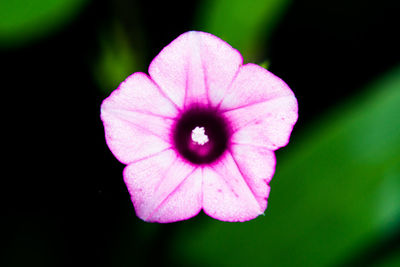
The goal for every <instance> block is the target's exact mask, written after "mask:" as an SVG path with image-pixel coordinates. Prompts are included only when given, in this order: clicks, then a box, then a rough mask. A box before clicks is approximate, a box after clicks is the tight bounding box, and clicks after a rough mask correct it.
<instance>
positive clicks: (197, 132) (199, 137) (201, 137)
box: [192, 126, 208, 145]
mask: <svg viewBox="0 0 400 267" xmlns="http://www.w3.org/2000/svg"><path fill="white" fill-rule="evenodd" d="M192 141H193V142H195V143H197V144H199V145H204V144H205V143H207V142H208V136H207V135H206V134H205V130H204V127H198V126H196V128H194V129H193V130H192Z"/></svg>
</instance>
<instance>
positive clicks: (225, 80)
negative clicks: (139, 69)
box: [149, 31, 243, 108]
mask: <svg viewBox="0 0 400 267" xmlns="http://www.w3.org/2000/svg"><path fill="white" fill-rule="evenodd" d="M242 62H243V59H242V56H241V55H240V53H239V52H238V51H237V50H236V49H234V48H232V47H231V46H230V45H229V44H227V43H226V42H225V41H223V40H221V39H219V38H218V37H216V36H214V35H212V34H209V33H205V32H200V31H190V32H186V33H183V34H181V35H180V36H178V37H177V38H176V39H175V40H173V41H172V42H171V43H170V44H169V45H167V46H166V47H165V48H164V49H163V50H162V51H161V52H160V53H159V54H158V55H157V56H156V57H155V58H154V59H153V61H152V62H151V64H150V66H149V74H150V76H151V77H152V79H153V80H154V81H155V82H156V83H157V84H158V85H159V86H160V88H162V90H163V91H164V92H165V94H166V95H167V96H168V97H169V98H170V99H171V100H172V101H173V102H174V103H175V104H176V105H177V106H178V107H181V108H184V107H185V106H189V105H191V104H193V103H198V104H202V105H209V106H216V105H217V104H218V103H219V102H220V100H221V99H222V97H223V95H224V93H225V91H226V90H227V88H228V87H229V84H230V83H231V81H232V79H233V77H234V76H235V74H236V72H237V70H238V69H239V67H240V66H241V65H242Z"/></svg>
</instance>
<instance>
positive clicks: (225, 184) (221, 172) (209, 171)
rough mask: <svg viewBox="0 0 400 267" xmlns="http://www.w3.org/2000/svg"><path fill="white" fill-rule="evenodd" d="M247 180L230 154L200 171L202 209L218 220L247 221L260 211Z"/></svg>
mask: <svg viewBox="0 0 400 267" xmlns="http://www.w3.org/2000/svg"><path fill="white" fill-rule="evenodd" d="M264 207H265V205H264V204H263V205H260V204H259V203H258V200H257V196H256V195H255V192H253V188H252V187H251V184H249V183H248V181H247V177H243V175H242V173H241V171H240V170H239V168H238V164H237V163H236V162H235V160H234V159H233V158H232V156H231V154H230V153H227V154H226V155H224V158H223V159H222V160H221V161H220V162H218V163H217V164H216V165H214V166H212V167H204V169H203V209H204V212H205V213H207V214H208V215H209V216H211V217H213V218H215V219H218V220H222V221H231V222H234V221H241V222H242V221H248V220H251V219H254V218H255V217H257V216H258V215H260V214H262V213H263V212H264V209H265V208H264Z"/></svg>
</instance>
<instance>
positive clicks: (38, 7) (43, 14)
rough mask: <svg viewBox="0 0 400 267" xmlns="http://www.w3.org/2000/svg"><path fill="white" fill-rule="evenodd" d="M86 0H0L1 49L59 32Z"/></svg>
mask: <svg viewBox="0 0 400 267" xmlns="http://www.w3.org/2000/svg"><path fill="white" fill-rule="evenodd" d="M86 2H87V0H0V46H3V47H10V46H19V45H22V44H24V43H26V42H29V41H33V40H35V39H36V38H39V37H42V36H44V35H46V34H48V33H50V32H52V31H54V30H57V29H58V28H60V26H62V25H64V24H65V23H66V22H67V21H69V20H71V19H73V18H74V17H75V16H76V15H77V14H78V11H79V10H80V9H81V8H82V7H83V6H84V4H85V3H86Z"/></svg>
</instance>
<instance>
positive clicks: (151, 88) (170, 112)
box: [101, 73, 178, 164]
mask: <svg viewBox="0 0 400 267" xmlns="http://www.w3.org/2000/svg"><path fill="white" fill-rule="evenodd" d="M177 112H178V111H177V109H176V108H175V107H174V106H173V104H172V103H171V102H170V101H169V100H168V99H166V98H165V97H163V96H162V94H161V93H160V91H159V89H158V88H157V86H156V85H155V84H154V83H153V82H152V81H151V80H150V79H149V78H148V76H147V75H145V74H143V73H135V74H133V75H131V76H129V77H128V78H127V79H126V80H125V81H124V82H123V83H122V84H121V85H120V87H119V88H118V89H117V90H115V91H114V92H113V93H112V94H111V95H110V96H109V97H108V98H107V99H105V100H104V101H103V103H102V106H101V118H102V121H103V123H104V130H105V133H106V141H107V144H108V146H109V148H110V150H111V151H112V152H113V154H114V155H115V157H116V158H117V159H118V160H119V161H121V162H122V163H125V164H129V163H130V162H133V161H135V160H138V159H141V158H144V157H148V156H150V155H153V154H155V153H158V152H160V151H162V150H165V149H167V148H169V147H171V145H170V131H171V127H172V124H173V122H174V121H173V119H172V118H173V117H174V116H176V114H177Z"/></svg>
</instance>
